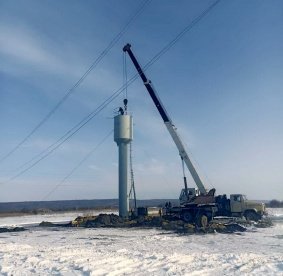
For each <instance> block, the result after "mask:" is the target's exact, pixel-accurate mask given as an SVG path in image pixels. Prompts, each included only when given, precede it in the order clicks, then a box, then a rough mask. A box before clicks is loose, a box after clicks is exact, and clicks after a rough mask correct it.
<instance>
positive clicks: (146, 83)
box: [123, 44, 207, 195]
mask: <svg viewBox="0 0 283 276" xmlns="http://www.w3.org/2000/svg"><path fill="white" fill-rule="evenodd" d="M123 51H124V52H127V53H128V54H129V56H130V58H131V60H132V62H133V64H134V66H135V68H136V69H137V71H138V73H139V75H140V77H141V79H142V81H143V84H144V86H145V87H146V89H147V91H148V93H149V95H150V97H151V98H152V100H153V102H154V104H155V106H156V108H157V110H158V111H159V114H160V115H161V117H162V119H163V121H164V124H165V126H166V128H167V130H168V131H169V133H170V135H171V137H172V139H173V141H174V143H175V145H176V146H177V149H178V151H179V154H180V156H181V159H182V160H183V161H184V162H185V164H186V166H187V168H188V170H189V171H190V173H191V176H192V178H193V179H194V181H195V183H196V185H197V187H198V189H199V191H200V192H201V194H203V195H206V194H207V192H206V189H205V186H204V184H203V182H202V180H201V179H200V176H199V175H198V173H197V171H196V169H195V167H194V165H193V163H192V162H191V160H190V158H189V155H188V153H187V151H186V148H185V146H184V144H183V142H182V140H181V138H180V136H179V134H178V132H177V128H176V127H175V126H174V124H173V123H172V120H171V119H170V117H169V115H168V114H167V111H166V109H165V108H164V106H163V104H162V102H161V100H160V99H159V97H158V95H157V93H156V92H155V90H154V88H153V85H152V83H151V81H150V80H148V79H147V77H146V75H145V74H144V72H143V70H142V68H141V67H140V65H139V63H138V61H137V59H136V58H135V56H134V54H133V52H132V50H131V45H130V44H126V45H125V46H124V48H123Z"/></svg>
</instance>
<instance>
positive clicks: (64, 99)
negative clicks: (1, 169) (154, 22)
mask: <svg viewBox="0 0 283 276" xmlns="http://www.w3.org/2000/svg"><path fill="white" fill-rule="evenodd" d="M150 1H151V0H145V1H143V2H142V4H141V5H140V6H139V7H138V9H137V10H136V11H135V13H134V14H133V15H132V16H131V17H130V19H129V20H128V21H127V23H126V24H125V26H124V27H123V28H122V29H121V31H120V32H119V33H118V34H117V35H116V36H115V37H114V38H113V39H112V40H111V41H110V43H109V44H108V46H107V47H106V48H105V49H104V50H103V51H102V52H101V53H100V55H99V56H98V57H97V58H96V59H95V60H94V62H93V63H92V64H91V66H90V67H89V68H88V69H87V70H86V72H85V73H84V74H83V75H82V76H81V77H80V78H79V80H78V81H77V82H76V83H75V84H74V85H73V86H72V87H71V88H70V89H69V90H68V91H67V93H66V94H65V95H64V96H63V97H62V98H61V99H60V100H59V102H58V103H57V104H56V105H55V106H54V107H53V108H52V109H51V111H50V112H49V113H48V114H47V115H46V116H45V117H44V118H43V119H42V120H41V121H40V122H39V123H38V124H37V125H36V126H35V127H34V128H33V129H32V130H31V131H30V132H29V134H28V135H27V136H25V138H23V139H22V140H21V141H20V142H19V143H18V144H17V145H16V146H15V147H14V148H13V149H12V150H10V151H9V152H8V153H7V154H5V155H4V156H3V157H2V158H1V159H0V163H2V162H3V161H5V160H6V159H7V158H8V157H9V156H11V155H12V154H13V153H14V152H15V151H16V150H17V149H18V148H20V147H21V146H22V145H23V144H24V143H25V142H26V141H27V140H28V139H29V138H30V137H31V136H32V135H33V134H34V133H35V132H36V131H37V130H38V129H39V128H40V127H41V126H42V125H43V124H44V123H46V122H47V121H48V120H49V118H50V117H51V116H52V115H53V114H54V113H55V112H56V111H57V109H58V108H59V107H60V106H61V105H62V104H63V103H64V102H65V101H66V100H67V99H68V98H69V96H70V95H71V94H72V93H73V92H74V91H75V89H76V88H77V87H78V86H79V85H80V84H81V83H82V82H83V81H84V80H85V78H86V77H87V76H88V75H89V74H90V72H91V71H92V70H93V69H94V68H95V67H96V66H97V65H98V64H99V62H100V61H101V60H102V59H103V58H104V57H105V56H106V55H107V54H108V52H109V51H110V50H111V49H112V48H113V46H114V45H115V44H116V43H117V42H118V41H119V40H120V38H121V37H122V36H123V35H124V33H125V32H126V31H127V29H128V28H129V26H130V25H131V23H132V22H133V21H134V20H135V19H136V18H137V17H138V16H139V15H140V14H141V13H142V12H143V10H144V9H145V7H146V5H147V4H148V3H149V2H150Z"/></svg>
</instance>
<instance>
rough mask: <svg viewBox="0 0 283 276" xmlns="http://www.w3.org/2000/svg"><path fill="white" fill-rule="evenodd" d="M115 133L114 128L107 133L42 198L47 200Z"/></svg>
mask: <svg viewBox="0 0 283 276" xmlns="http://www.w3.org/2000/svg"><path fill="white" fill-rule="evenodd" d="M112 133H113V129H112V130H111V131H110V132H108V133H107V135H106V136H105V137H104V138H103V139H102V140H101V141H100V142H99V143H98V144H97V145H96V146H95V147H94V148H93V149H92V150H91V151H90V152H89V153H88V154H86V155H85V157H84V158H83V159H82V160H81V161H80V162H79V163H78V164H77V165H76V166H75V167H74V168H73V169H72V170H71V171H70V172H69V173H68V174H67V175H66V176H65V177H64V178H63V179H62V180H61V181H60V182H59V183H58V184H57V185H56V186H55V187H54V188H53V189H52V190H51V191H50V192H49V193H47V194H46V195H45V196H44V197H43V198H42V200H46V199H47V198H48V197H49V196H50V195H52V194H53V193H54V192H55V191H56V190H57V189H58V188H59V187H60V186H62V184H63V183H64V182H66V180H67V179H69V178H70V177H71V176H72V175H73V174H74V172H75V171H77V170H78V169H79V167H81V165H82V164H83V163H84V162H85V161H86V160H87V159H89V158H90V156H91V155H92V154H93V153H94V152H95V151H96V150H97V149H98V148H99V147H100V146H101V145H102V144H104V142H105V141H106V140H107V139H108V138H109V136H110V135H111V134H112Z"/></svg>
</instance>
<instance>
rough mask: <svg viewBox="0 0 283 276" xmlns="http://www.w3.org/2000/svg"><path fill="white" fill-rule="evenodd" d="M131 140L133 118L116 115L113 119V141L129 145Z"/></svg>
mask: <svg viewBox="0 0 283 276" xmlns="http://www.w3.org/2000/svg"><path fill="white" fill-rule="evenodd" d="M132 140H133V118H132V116H130V115H118V116H116V117H114V141H115V142H116V143H117V144H119V143H129V142H130V141H132Z"/></svg>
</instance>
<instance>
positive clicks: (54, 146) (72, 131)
mask: <svg viewBox="0 0 283 276" xmlns="http://www.w3.org/2000/svg"><path fill="white" fill-rule="evenodd" d="M220 1H221V0H217V1H215V2H214V3H213V4H212V5H210V6H209V7H208V8H207V9H205V10H204V11H203V12H202V13H201V14H200V15H199V16H198V17H196V18H195V19H194V20H193V21H192V22H190V23H189V25H187V26H186V27H185V28H184V29H183V30H182V31H181V32H179V33H178V34H177V36H176V37H175V38H174V39H173V40H171V41H170V42H169V43H168V44H166V45H165V47H163V48H162V49H161V50H160V51H159V52H158V53H157V54H156V55H155V56H154V57H153V58H152V59H151V60H150V61H149V62H148V63H147V64H146V65H145V66H144V67H143V70H144V71H146V70H147V69H148V68H149V67H150V66H152V64H154V63H155V62H156V61H157V60H158V59H159V58H160V57H161V56H162V55H164V54H165V53H166V52H167V51H168V50H169V49H170V48H172V47H173V46H174V45H175V44H176V42H177V41H178V40H180V39H181V38H182V37H183V36H184V35H185V33H186V32H188V31H189V30H191V29H192V28H193V27H194V26H195V25H196V24H197V23H198V22H199V21H200V20H201V19H202V18H203V17H205V16H206V15H207V14H208V13H209V11H211V10H212V9H213V8H214V7H215V6H216V5H217V4H218V3H219V2H220ZM138 76H139V74H138V73H136V74H135V75H134V76H132V77H131V78H130V79H129V80H128V82H127V83H125V84H123V85H122V86H121V87H120V88H119V89H118V90H116V91H115V92H114V93H113V94H112V95H111V96H110V97H108V98H107V99H106V100H105V101H104V102H103V103H102V104H100V105H99V106H98V107H97V108H96V109H95V110H94V111H92V112H91V113H90V114H89V115H87V116H86V117H85V118H83V119H82V120H81V121H80V122H79V123H78V124H76V125H75V126H74V127H73V128H72V129H70V130H69V131H68V132H67V133H65V134H64V135H63V136H62V137H61V138H59V139H58V140H57V141H56V142H55V143H53V144H52V145H50V146H49V147H48V148H47V149H45V150H44V151H43V152H42V153H40V154H39V155H37V156H40V155H42V156H41V157H40V158H39V159H38V160H36V161H35V162H34V163H32V164H31V165H30V166H28V167H27V168H26V169H24V170H22V171H20V172H19V173H18V174H16V175H15V176H13V177H12V178H10V179H9V180H8V181H6V182H2V183H0V184H6V183H8V182H10V181H12V180H14V179H16V178H17V177H19V176H21V175H22V174H24V173H25V172H27V171H28V170H30V169H31V168H33V167H34V166H35V165H37V164H38V163H39V162H40V161H42V160H43V159H45V158H46V157H48V156H49V155H50V154H51V153H53V152H54V151H55V150H56V149H57V148H59V147H60V146H61V145H62V144H63V143H65V142H66V141H67V140H69V139H70V138H71V137H72V136H73V135H75V134H76V133H77V132H78V131H79V130H80V129H81V128H82V127H84V126H85V125H86V124H87V123H88V122H89V121H90V120H91V119H93V118H94V117H95V116H96V115H97V114H98V113H99V112H101V111H102V110H103V109H104V108H105V107H106V106H107V105H109V104H110V103H111V102H112V101H113V100H114V99H116V98H117V97H118V96H119V95H120V94H121V93H122V92H123V91H124V89H125V88H126V87H128V86H129V85H131V84H132V83H133V82H134V81H135V80H136V79H137V78H138ZM34 159H35V157H34V158H33V159H32V160H34ZM32 160H30V161H29V162H27V163H30V162H31V161H32ZM27 163H26V164H27Z"/></svg>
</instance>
